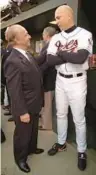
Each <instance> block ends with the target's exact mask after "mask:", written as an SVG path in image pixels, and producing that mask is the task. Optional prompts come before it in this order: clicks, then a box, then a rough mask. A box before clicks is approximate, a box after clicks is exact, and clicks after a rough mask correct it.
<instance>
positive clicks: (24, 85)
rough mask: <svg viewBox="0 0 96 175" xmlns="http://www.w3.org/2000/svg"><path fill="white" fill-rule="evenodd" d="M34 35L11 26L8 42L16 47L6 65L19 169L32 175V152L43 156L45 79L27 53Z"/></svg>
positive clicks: (16, 26)
mask: <svg viewBox="0 0 96 175" xmlns="http://www.w3.org/2000/svg"><path fill="white" fill-rule="evenodd" d="M30 38H31V37H30V35H29V34H28V32H27V31H26V30H25V28H23V27H22V26H20V25H13V26H10V27H9V28H8V30H7V40H8V42H9V43H11V45H12V46H13V49H12V52H11V54H10V55H9V57H8V59H7V60H6V63H5V76H6V82H7V87H8V92H9V95H10V99H11V109H12V115H13V116H14V121H15V124H16V127H15V131H14V139H13V142H14V157H15V161H16V164H17V165H18V167H19V168H20V169H21V170H22V171H24V172H26V173H28V172H30V167H29V166H28V164H27V163H26V161H27V156H28V155H29V154H31V153H35V154H40V153H42V152H44V150H43V149H40V148H37V136H38V119H39V112H40V110H41V108H42V101H43V98H42V76H41V73H40V71H39V67H38V65H37V63H36V62H35V60H34V59H33V57H32V56H31V55H30V54H29V53H27V50H28V47H30Z"/></svg>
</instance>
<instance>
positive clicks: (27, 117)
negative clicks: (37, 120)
mask: <svg viewBox="0 0 96 175" xmlns="http://www.w3.org/2000/svg"><path fill="white" fill-rule="evenodd" d="M20 120H21V122H23V123H29V122H30V115H29V114H28V113H26V114H24V115H21V116H20Z"/></svg>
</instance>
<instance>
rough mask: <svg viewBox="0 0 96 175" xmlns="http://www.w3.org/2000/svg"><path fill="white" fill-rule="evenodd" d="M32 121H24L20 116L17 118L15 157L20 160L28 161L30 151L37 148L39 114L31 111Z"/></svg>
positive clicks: (14, 142) (14, 140) (17, 160)
mask: <svg viewBox="0 0 96 175" xmlns="http://www.w3.org/2000/svg"><path fill="white" fill-rule="evenodd" d="M30 118H31V120H30V123H23V122H21V121H20V118H19V117H18V119H17V118H15V124H16V126H15V131H14V138H13V145H14V158H15V161H16V162H17V163H18V162H19V161H26V160H27V156H28V154H29V153H32V152H34V151H35V150H36V148H37V137H38V120H39V115H38V114H36V115H32V113H30Z"/></svg>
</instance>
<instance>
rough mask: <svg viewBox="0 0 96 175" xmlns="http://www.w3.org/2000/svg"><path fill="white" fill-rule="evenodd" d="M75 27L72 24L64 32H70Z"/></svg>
mask: <svg viewBox="0 0 96 175" xmlns="http://www.w3.org/2000/svg"><path fill="white" fill-rule="evenodd" d="M75 29H76V26H75V25H72V26H71V27H69V28H68V29H66V30H65V32H66V33H70V32H72V31H73V30H75Z"/></svg>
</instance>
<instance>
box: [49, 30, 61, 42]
mask: <svg viewBox="0 0 96 175" xmlns="http://www.w3.org/2000/svg"><path fill="white" fill-rule="evenodd" d="M60 35H61V32H60V33H56V34H55V35H54V36H52V38H51V40H54V41H56V40H58V39H60Z"/></svg>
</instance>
